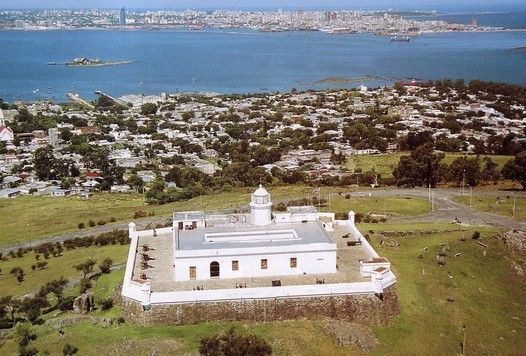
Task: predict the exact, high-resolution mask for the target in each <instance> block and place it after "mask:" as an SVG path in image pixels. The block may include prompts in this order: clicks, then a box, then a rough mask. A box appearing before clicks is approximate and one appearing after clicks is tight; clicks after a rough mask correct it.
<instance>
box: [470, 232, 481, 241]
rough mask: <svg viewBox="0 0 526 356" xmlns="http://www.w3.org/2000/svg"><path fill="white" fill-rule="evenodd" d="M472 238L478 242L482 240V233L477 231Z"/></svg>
mask: <svg viewBox="0 0 526 356" xmlns="http://www.w3.org/2000/svg"><path fill="white" fill-rule="evenodd" d="M471 238H472V239H473V240H478V239H480V232H478V231H475V232H474V233H473V236H471Z"/></svg>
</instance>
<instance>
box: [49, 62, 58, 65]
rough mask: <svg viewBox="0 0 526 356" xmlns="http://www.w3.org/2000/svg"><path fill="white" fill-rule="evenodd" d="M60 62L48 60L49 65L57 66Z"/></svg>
mask: <svg viewBox="0 0 526 356" xmlns="http://www.w3.org/2000/svg"><path fill="white" fill-rule="evenodd" d="M57 64H58V63H57V62H48V63H47V65H48V66H56V65H57Z"/></svg>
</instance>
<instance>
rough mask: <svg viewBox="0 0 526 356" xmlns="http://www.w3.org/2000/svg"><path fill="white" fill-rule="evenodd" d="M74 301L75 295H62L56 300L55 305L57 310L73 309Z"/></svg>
mask: <svg viewBox="0 0 526 356" xmlns="http://www.w3.org/2000/svg"><path fill="white" fill-rule="evenodd" d="M74 301H75V296H72V295H71V296H67V297H64V298H62V299H61V300H60V301H59V302H58V305H57V307H58V309H59V310H62V311H67V310H73V302H74Z"/></svg>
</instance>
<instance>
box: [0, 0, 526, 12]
mask: <svg viewBox="0 0 526 356" xmlns="http://www.w3.org/2000/svg"><path fill="white" fill-rule="evenodd" d="M123 6H124V7H126V8H129V9H181V8H198V9H206V8H209V9H216V8H228V9H277V8H283V9H292V8H297V7H304V8H308V9H312V8H316V9H324V8H326V9H333V8H342V9H389V8H394V9H439V10H447V9H456V10H459V9H462V10H466V11H467V10H481V11H482V10H488V9H510V8H524V7H525V6H524V3H523V2H522V1H519V0H507V1H483V0H477V1H467V0H464V1H453V0H445V1H437V0H422V1H418V2H415V1H409V0H401V1H400V0H375V1H364V0H357V1H353V2H352V3H349V2H347V1H342V0H329V1H324V2H321V1H319V0H301V1H297V0H293V1H284V0H271V1H266V2H265V4H264V5H262V4H261V3H258V2H256V1H252V0H215V1H212V0H194V1H188V0H183V1H170V0H153V1H149V2H147V3H146V2H145V1H143V0H109V1H102V0H87V1H74V2H72V1H66V0H42V1H36V0H21V1H17V2H16V3H13V2H12V1H10V0H0V8H3V9H43V8H63V9H67V8H72V9H79V8H104V9H110V8H111V9H120V8H121V7H123Z"/></svg>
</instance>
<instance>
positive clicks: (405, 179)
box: [393, 142, 445, 187]
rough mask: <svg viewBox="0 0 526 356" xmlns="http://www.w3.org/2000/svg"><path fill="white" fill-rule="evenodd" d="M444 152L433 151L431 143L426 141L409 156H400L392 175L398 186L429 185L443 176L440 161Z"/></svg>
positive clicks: (432, 184)
mask: <svg viewBox="0 0 526 356" xmlns="http://www.w3.org/2000/svg"><path fill="white" fill-rule="evenodd" d="M444 156H445V155H444V153H435V152H434V147H433V144H432V143H430V142H428V143H425V144H423V145H421V146H419V147H418V148H417V149H416V150H414V151H413V152H412V153H411V155H410V156H402V157H400V161H399V162H398V166H397V167H396V168H395V169H394V170H393V176H394V177H395V179H396V184H397V185H398V186H409V187H415V186H426V187H427V186H431V187H435V186H436V184H437V183H438V182H439V181H440V180H441V179H442V178H443V177H442V176H441V172H442V169H441V161H442V159H444Z"/></svg>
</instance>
